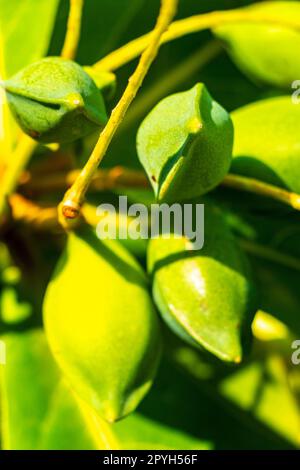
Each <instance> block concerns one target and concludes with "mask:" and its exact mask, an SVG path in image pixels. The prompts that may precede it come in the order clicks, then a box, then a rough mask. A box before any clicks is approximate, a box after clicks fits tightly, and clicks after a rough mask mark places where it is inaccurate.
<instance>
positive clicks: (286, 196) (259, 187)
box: [222, 174, 300, 211]
mask: <svg viewBox="0 0 300 470" xmlns="http://www.w3.org/2000/svg"><path fill="white" fill-rule="evenodd" d="M222 185H223V186H227V187H229V188H233V189H239V190H242V191H248V192H250V193H254V194H258V195H259V196H265V197H269V198H271V199H275V200H276V201H280V202H283V203H284V204H287V205H288V206H290V207H292V208H293V209H296V210H298V211H299V210H300V194H296V193H292V192H290V191H287V190H285V189H282V188H278V187H277V186H273V185H272V184H268V183H263V182H262V181H259V180H256V179H254V178H248V177H246V176H238V175H232V174H229V175H227V176H225V178H224V180H223V181H222Z"/></svg>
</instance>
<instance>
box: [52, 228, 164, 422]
mask: <svg viewBox="0 0 300 470" xmlns="http://www.w3.org/2000/svg"><path fill="white" fill-rule="evenodd" d="M44 320H45V327H46V333H47V337H48V340H49V344H50V346H51V348H52V351H53V354H54V357H55V358H56V360H57V362H58V364H59V365H60V367H61V369H62V371H63V373H64V374H65V376H66V378H67V380H68V381H69V383H70V385H71V386H72V387H73V389H74V390H75V391H76V392H77V394H78V395H79V396H80V397H81V398H82V399H83V400H85V401H86V402H87V403H88V404H89V405H90V406H91V407H92V408H94V409H95V410H96V411H97V412H98V413H99V414H100V415H101V416H102V417H103V418H104V419H106V420H107V421H109V422H112V421H116V420H118V419H120V418H122V417H123V416H125V415H127V414H128V413H130V412H131V411H133V410H134V409H135V408H136V406H137V405H138V403H139V402H140V400H141V399H142V398H143V397H144V395H145V394H146V392H147V391H148V390H149V388H150V386H151V384H152V381H153V377H154V374H155V371H156V367H157V364H158V360H159V355H160V329H159V322H158V317H157V315H156V312H155V310H154V307H153V304H152V301H151V298H150V296H149V293H148V291H147V282H146V278H145V274H144V273H143V271H142V270H141V268H140V267H139V265H138V264H137V263H136V261H135V260H134V259H133V258H132V256H131V255H130V254H129V253H128V252H127V251H126V250H125V249H124V248H123V247H122V246H121V245H120V244H119V243H118V242H116V241H114V240H103V241H100V240H99V239H98V238H97V237H96V235H95V234H94V233H93V232H92V231H91V230H90V229H88V228H82V229H80V230H79V231H77V232H76V233H72V234H70V235H69V238H68V242H67V246H66V249H65V251H64V253H63V255H62V257H61V259H60V261H59V263H58V266H57V268H56V270H55V272H54V274H53V277H52V279H51V281H50V283H49V286H48V288H47V292H46V297H45V302H44Z"/></svg>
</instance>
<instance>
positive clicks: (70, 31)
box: [61, 0, 84, 59]
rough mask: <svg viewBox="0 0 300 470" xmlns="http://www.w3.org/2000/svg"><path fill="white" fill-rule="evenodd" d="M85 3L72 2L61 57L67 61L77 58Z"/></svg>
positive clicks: (78, 0) (81, 1) (72, 0)
mask: <svg viewBox="0 0 300 470" xmlns="http://www.w3.org/2000/svg"><path fill="white" fill-rule="evenodd" d="M83 2H84V0H70V11H69V17H68V24H67V32H66V37H65V42H64V45H63V48H62V51H61V56H62V57H64V58H65V59H74V57H75V56H76V52H77V48H78V43H79V39H80V29H81V17H82V9H83Z"/></svg>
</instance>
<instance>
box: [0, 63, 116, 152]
mask: <svg viewBox="0 0 300 470" xmlns="http://www.w3.org/2000/svg"><path fill="white" fill-rule="evenodd" d="M3 86H4V88H5V90H6V94H7V98H8V103H9V106H10V109H11V111H12V113H13V115H14V116H15V118H16V120H17V122H18V124H19V125H20V127H21V128H22V129H23V131H24V132H25V133H26V134H28V135H29V136H30V137H32V138H34V139H36V140H38V141H40V142H43V143H52V142H58V143H64V142H71V141H73V140H76V139H79V138H80V137H84V136H86V135H87V134H89V133H91V132H93V131H95V130H97V129H100V128H101V127H103V126H104V125H105V123H106V120H107V116H106V111H105V105H104V101H103V98H102V95H101V92H100V91H99V90H98V88H97V86H96V84H95V83H94V81H93V80H92V79H91V77H90V76H89V75H88V74H87V73H86V72H85V71H84V70H83V68H82V67H80V65H78V64H76V63H75V62H73V61H71V60H66V59H62V58H61V57H47V58H45V59H42V60H40V61H39V62H36V63H34V64H31V65H29V66H27V67H26V68H25V69H23V70H21V71H20V72H18V73H17V74H16V75H15V76H14V77H12V78H10V79H9V80H7V81H6V82H4V84H3Z"/></svg>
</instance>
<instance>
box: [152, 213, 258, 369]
mask: <svg viewBox="0 0 300 470" xmlns="http://www.w3.org/2000/svg"><path fill="white" fill-rule="evenodd" d="M148 268H149V272H150V273H151V274H152V275H153V295H154V299H155V302H156V305H157V307H158V309H159V311H160V313H161V314H162V316H163V318H164V320H165V321H166V323H167V324H168V325H169V326H170V327H171V329H172V330H173V331H174V332H175V333H176V334H177V335H178V336H180V337H181V338H182V339H183V340H185V341H186V342H188V343H190V344H192V345H193V346H196V347H200V348H204V349H206V350H207V351H209V352H210V353H212V354H214V355H215V356H217V357H219V358H220V359H222V360H224V361H230V362H236V363H237V362H240V361H241V359H242V357H243V356H244V353H245V352H247V349H248V346H249V343H250V339H251V322H252V319H253V316H254V313H255V311H256V301H255V293H254V288H253V284H252V281H251V278H250V275H249V271H248V265H247V261H246V259H245V257H244V254H243V253H242V252H241V250H240V248H239V246H238V245H237V243H236V241H235V239H234V237H233V235H232V233H231V231H230V230H229V228H228V226H227V224H226V222H225V220H224V218H223V216H222V214H221V213H220V212H219V211H218V210H217V209H216V208H214V207H208V205H205V241H204V247H203V248H202V249H201V250H198V251H193V250H192V249H191V245H190V241H188V240H187V239H186V238H184V237H181V238H171V239H163V238H157V239H152V240H151V241H150V243H149V248H148Z"/></svg>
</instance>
